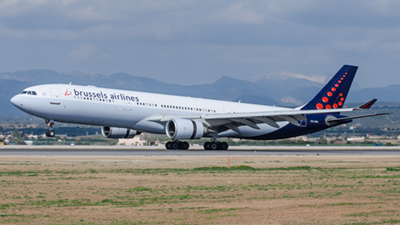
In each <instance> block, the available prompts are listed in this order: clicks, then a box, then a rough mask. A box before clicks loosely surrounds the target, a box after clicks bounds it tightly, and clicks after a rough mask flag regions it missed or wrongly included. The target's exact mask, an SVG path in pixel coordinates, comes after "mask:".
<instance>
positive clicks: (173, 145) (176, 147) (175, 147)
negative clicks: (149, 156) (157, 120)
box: [171, 142, 179, 149]
mask: <svg viewBox="0 0 400 225" xmlns="http://www.w3.org/2000/svg"><path fill="white" fill-rule="evenodd" d="M178 148H179V144H178V142H172V144H171V149H178Z"/></svg>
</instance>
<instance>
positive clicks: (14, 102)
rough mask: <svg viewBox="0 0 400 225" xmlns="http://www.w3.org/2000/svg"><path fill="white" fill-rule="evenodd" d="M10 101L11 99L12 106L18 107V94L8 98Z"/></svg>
mask: <svg viewBox="0 0 400 225" xmlns="http://www.w3.org/2000/svg"><path fill="white" fill-rule="evenodd" d="M10 101H11V103H12V104H13V105H14V106H16V107H18V106H20V105H21V104H20V101H19V96H18V95H16V96H14V97H12V98H11V99H10Z"/></svg>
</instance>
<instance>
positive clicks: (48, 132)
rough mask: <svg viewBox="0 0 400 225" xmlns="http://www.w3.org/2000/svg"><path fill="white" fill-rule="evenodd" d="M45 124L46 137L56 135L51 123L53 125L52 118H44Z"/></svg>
mask: <svg viewBox="0 0 400 225" xmlns="http://www.w3.org/2000/svg"><path fill="white" fill-rule="evenodd" d="M46 124H47V126H48V127H49V129H48V130H47V131H46V136H47V137H54V136H56V132H55V131H54V130H53V125H54V120H49V119H47V120H46Z"/></svg>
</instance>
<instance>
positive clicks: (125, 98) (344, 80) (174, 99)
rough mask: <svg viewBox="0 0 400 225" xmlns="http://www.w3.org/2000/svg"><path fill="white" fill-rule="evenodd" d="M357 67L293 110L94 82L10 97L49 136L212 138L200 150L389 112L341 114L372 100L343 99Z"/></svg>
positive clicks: (177, 141)
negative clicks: (72, 131)
mask: <svg viewBox="0 0 400 225" xmlns="http://www.w3.org/2000/svg"><path fill="white" fill-rule="evenodd" d="M357 69H358V67H357V66H350V65H344V66H343V67H342V68H341V69H340V70H339V71H338V72H337V73H336V74H335V75H334V76H333V78H332V79H331V80H330V81H329V82H328V83H327V84H326V85H325V86H324V87H323V88H322V89H321V91H320V92H319V93H318V94H317V95H316V96H315V97H314V98H313V99H312V100H311V101H310V102H308V103H307V104H305V105H303V106H300V107H297V108H284V107H275V106H266V105H256V104H246V103H241V102H229V101H220V100H211V99H202V98H192V97H182V96H173V95H165V94H155V93H146V92H137V91H126V90H117V89H109V88H100V87H95V86H90V85H88V86H81V85H72V84H71V83H70V84H44V85H37V86H32V87H28V88H26V89H24V90H23V91H22V92H21V93H20V94H17V95H15V96H14V97H12V98H11V100H10V101H11V103H12V104H13V105H14V106H15V107H17V108H18V109H20V110H22V111H24V112H26V113H28V114H31V115H33V116H36V117H39V118H43V119H45V122H46V123H47V125H48V126H49V129H48V130H47V132H46V135H47V136H48V137H54V136H55V132H54V130H53V128H52V127H53V125H54V121H57V122H65V123H75V124H86V125H95V126H101V132H102V134H103V136H104V137H106V138H133V137H134V136H135V135H138V134H140V133H142V132H147V133H153V134H166V135H167V136H168V138H170V139H171V141H168V142H167V143H166V144H165V147H166V149H185V150H187V149H189V143H188V142H186V141H182V140H190V139H200V138H210V140H211V141H207V142H205V143H204V149H205V150H217V149H218V150H227V149H228V147H229V146H228V144H227V143H226V142H219V141H218V138H221V137H229V138H241V139H253V140H274V139H282V138H289V137H295V136H299V135H305V134H309V133H313V132H317V131H321V130H324V129H327V128H331V127H334V126H338V125H341V124H345V123H350V122H352V121H353V119H358V118H364V117H371V116H380V115H386V114H387V113H374V114H362V115H358V116H351V117H349V116H344V115H341V113H342V112H350V111H355V110H362V109H368V108H370V107H371V106H372V105H373V104H374V103H375V102H376V99H373V100H371V101H369V102H368V103H366V104H364V105H362V106H360V107H356V108H345V107H343V106H344V102H345V100H346V97H347V94H348V92H349V89H350V86H351V84H352V82H353V79H354V76H355V74H356V71H357Z"/></svg>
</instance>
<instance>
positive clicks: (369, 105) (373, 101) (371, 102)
mask: <svg viewBox="0 0 400 225" xmlns="http://www.w3.org/2000/svg"><path fill="white" fill-rule="evenodd" d="M376 101H377V99H376V98H374V99H372V100H371V101H369V102H367V103H365V104H364V105H362V106H360V107H358V108H360V109H369V108H371V106H372V105H373V104H374V103H375V102H376Z"/></svg>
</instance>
